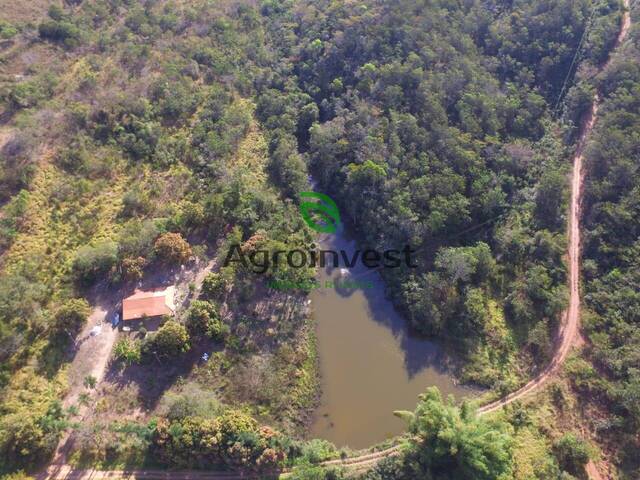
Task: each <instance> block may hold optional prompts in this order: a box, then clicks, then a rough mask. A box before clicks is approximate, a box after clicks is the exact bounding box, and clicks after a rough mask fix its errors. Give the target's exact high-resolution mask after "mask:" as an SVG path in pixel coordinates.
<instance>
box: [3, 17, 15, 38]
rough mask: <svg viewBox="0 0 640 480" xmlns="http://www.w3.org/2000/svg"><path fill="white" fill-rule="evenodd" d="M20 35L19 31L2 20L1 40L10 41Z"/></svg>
mask: <svg viewBox="0 0 640 480" xmlns="http://www.w3.org/2000/svg"><path fill="white" fill-rule="evenodd" d="M17 33H18V29H17V28H16V27H14V26H13V25H11V24H10V23H9V22H6V21H5V20H0V38H2V39H5V40H7V39H9V38H12V37H14V36H15V35H16V34H17Z"/></svg>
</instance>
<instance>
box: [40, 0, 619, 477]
mask: <svg viewBox="0 0 640 480" xmlns="http://www.w3.org/2000/svg"><path fill="white" fill-rule="evenodd" d="M624 5H625V9H626V11H625V13H624V17H623V20H622V25H621V28H620V32H619V34H618V38H617V40H616V44H615V47H614V50H615V49H617V48H618V47H619V46H620V45H621V44H622V42H623V41H624V40H625V38H626V36H627V34H628V32H629V29H630V27H631V17H630V14H629V0H624ZM612 58H613V55H610V56H609V59H608V60H607V62H606V63H605V64H604V65H603V66H602V67H601V68H600V72H602V71H604V70H605V69H606V68H608V66H609V65H610V63H611V61H612ZM600 101H601V99H600V95H599V94H597V93H596V95H595V96H594V98H593V102H592V104H591V108H590V110H589V112H588V113H587V114H586V115H585V118H584V120H583V122H582V125H581V128H580V135H579V139H578V144H577V148H576V152H575V155H574V158H573V174H572V179H571V205H570V211H569V245H568V257H569V295H570V298H569V307H568V309H567V311H566V312H564V314H563V316H562V322H561V326H560V329H559V332H558V334H557V338H556V351H555V354H554V356H553V358H552V360H551V362H550V363H549V365H548V366H547V368H545V370H544V371H542V372H541V373H540V374H539V375H538V376H537V377H536V378H534V379H533V380H531V381H530V382H529V383H527V384H526V385H525V386H523V387H522V388H520V389H519V390H516V391H515V392H513V393H510V394H509V395H507V396H505V397H503V398H501V399H499V400H496V401H495V402H492V403H489V404H487V405H484V406H482V407H480V408H479V409H478V414H479V415H484V414H486V413H490V412H493V411H495V410H498V409H499V408H501V407H503V406H505V405H508V404H510V403H511V402H513V401H515V400H518V399H521V398H523V397H525V396H526V395H528V394H530V393H532V392H534V391H535V390H537V389H538V388H540V387H542V386H543V385H544V384H545V383H546V382H547V381H548V380H549V378H551V376H552V375H553V374H554V373H556V371H557V370H558V368H559V367H560V366H561V365H562V363H563V362H564V361H565V359H566V358H567V355H568V353H569V351H570V350H571V347H572V346H573V345H574V343H575V342H576V340H577V339H578V337H579V328H580V206H581V200H582V187H583V174H582V163H583V159H584V148H585V146H586V143H587V140H588V138H589V135H590V134H591V131H592V130H593V127H594V125H595V122H596V118H597V114H598V108H599V106H600ZM400 452H401V445H396V446H393V447H390V448H387V449H385V450H380V451H378V452H373V453H367V454H363V455H359V456H356V457H351V458H346V459H338V460H330V461H326V462H323V463H322V464H323V465H325V466H337V467H344V468H346V469H348V470H350V471H361V470H366V469H368V468H370V467H372V466H373V465H375V464H376V463H377V462H378V461H380V460H381V459H382V458H385V457H390V456H394V455H398V454H399V453H400ZM587 472H588V475H589V478H591V479H593V480H598V479H600V478H601V476H600V474H599V472H598V470H597V469H596V467H595V465H594V464H593V463H592V462H589V465H588V468H587ZM283 473H284V475H283V477H285V478H286V476H287V474H286V472H283ZM40 478H42V479H47V480H49V479H68V480H81V479H92V480H93V479H95V480H106V479H114V478H117V479H134V478H148V479H154V480H155V479H162V480H208V479H212V480H215V479H220V480H235V479H247V478H257V477H255V476H251V474H244V473H238V472H212V471H209V472H207V471H187V472H171V471H159V470H131V471H98V470H74V469H73V468H71V467H70V466H68V465H60V464H57V465H56V464H52V465H50V466H49V468H47V470H46V471H45V472H43V473H42V474H41V475H40Z"/></svg>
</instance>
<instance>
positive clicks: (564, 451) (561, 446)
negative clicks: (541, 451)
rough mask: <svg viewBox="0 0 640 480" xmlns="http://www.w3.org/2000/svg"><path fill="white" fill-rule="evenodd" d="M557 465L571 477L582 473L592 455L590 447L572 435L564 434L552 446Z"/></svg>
mask: <svg viewBox="0 0 640 480" xmlns="http://www.w3.org/2000/svg"><path fill="white" fill-rule="evenodd" d="M553 449H554V451H555V454H556V458H557V459H558V463H559V464H560V467H562V469H563V470H566V471H567V472H569V473H570V474H572V475H581V474H583V473H584V467H585V466H586V465H587V463H588V462H589V459H590V458H591V455H592V449H591V446H590V445H589V444H588V443H587V442H585V441H584V440H583V439H581V438H578V437H577V436H576V435H574V434H573V433H565V434H564V435H563V436H562V437H560V439H559V440H557V441H556V442H555V444H554V446H553Z"/></svg>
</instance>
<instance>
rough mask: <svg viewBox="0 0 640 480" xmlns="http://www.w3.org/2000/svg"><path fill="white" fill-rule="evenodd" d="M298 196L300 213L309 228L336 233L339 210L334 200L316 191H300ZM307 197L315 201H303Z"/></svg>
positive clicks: (338, 222) (338, 223)
mask: <svg viewBox="0 0 640 480" xmlns="http://www.w3.org/2000/svg"><path fill="white" fill-rule="evenodd" d="M300 198H301V200H302V202H301V203H300V214H301V215H302V218H303V219H304V221H305V222H306V224H307V225H309V228H311V229H313V230H315V231H316V232H321V233H336V230H337V229H338V226H339V225H340V212H339V211H338V206H337V205H336V202H334V201H333V200H332V199H331V198H330V197H329V196H328V195H325V194H324V193H318V192H300ZM307 198H308V199H313V200H316V201H304V200H305V199H307ZM317 220H319V222H318V221H317Z"/></svg>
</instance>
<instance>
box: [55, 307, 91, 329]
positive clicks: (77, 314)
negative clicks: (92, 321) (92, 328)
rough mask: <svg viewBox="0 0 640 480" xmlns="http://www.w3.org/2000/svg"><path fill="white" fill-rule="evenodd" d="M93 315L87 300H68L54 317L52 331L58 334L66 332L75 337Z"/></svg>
mask: <svg viewBox="0 0 640 480" xmlns="http://www.w3.org/2000/svg"><path fill="white" fill-rule="evenodd" d="M90 313H91V307H89V304H88V303H87V301H86V300H84V299H81V298H73V299H71V300H67V302H65V303H64V304H63V305H62V306H61V307H60V308H58V310H57V311H56V312H55V314H54V316H53V325H52V329H53V331H54V332H56V333H61V332H66V333H68V334H69V335H75V334H77V333H78V331H79V330H80V329H81V328H82V326H83V325H84V323H85V322H86V320H87V317H88V316H89V314H90Z"/></svg>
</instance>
